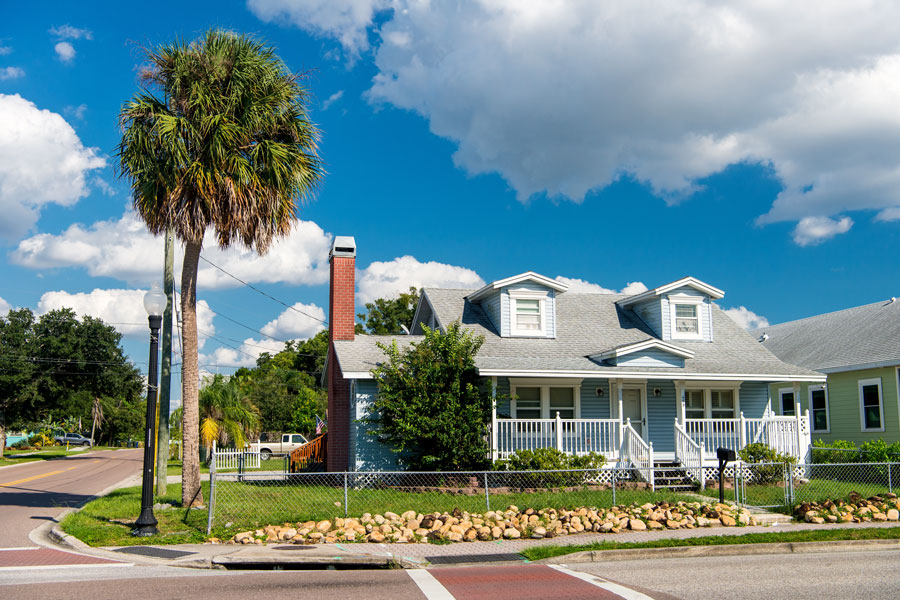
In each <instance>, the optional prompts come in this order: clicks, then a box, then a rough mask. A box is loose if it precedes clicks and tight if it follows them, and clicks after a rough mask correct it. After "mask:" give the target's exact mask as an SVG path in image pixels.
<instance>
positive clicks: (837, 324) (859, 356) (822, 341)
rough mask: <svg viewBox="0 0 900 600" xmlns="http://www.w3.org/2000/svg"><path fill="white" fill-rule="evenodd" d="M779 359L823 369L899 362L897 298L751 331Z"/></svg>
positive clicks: (849, 368)
mask: <svg viewBox="0 0 900 600" xmlns="http://www.w3.org/2000/svg"><path fill="white" fill-rule="evenodd" d="M755 333H756V334H758V335H759V336H763V335H766V336H768V338H767V339H765V340H764V341H763V342H762V343H761V345H762V346H764V347H765V348H767V349H768V350H770V351H772V353H774V354H775V355H776V356H778V357H779V358H781V359H782V360H785V361H788V362H791V363H794V364H796V365H801V366H804V367H806V368H808V369H814V370H816V371H822V372H825V373H831V372H839V371H852V370H857V369H864V368H875V367H881V366H891V365H900V300H894V301H891V300H885V301H883V302H875V303H873V304H866V305H864V306H856V307H854V308H848V309H845V310H839V311H836V312H831V313H826V314H823V315H816V316H814V317H808V318H806V319H800V320H798V321H790V322H788V323H782V324H780V325H771V326H769V327H761V328H759V329H758V330H756V332H755Z"/></svg>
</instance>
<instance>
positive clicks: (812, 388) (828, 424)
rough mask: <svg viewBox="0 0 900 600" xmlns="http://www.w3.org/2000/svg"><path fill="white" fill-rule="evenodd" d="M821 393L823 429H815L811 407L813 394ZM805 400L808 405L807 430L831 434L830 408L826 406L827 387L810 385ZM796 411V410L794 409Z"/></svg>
mask: <svg viewBox="0 0 900 600" xmlns="http://www.w3.org/2000/svg"><path fill="white" fill-rule="evenodd" d="M818 391H822V392H824V393H825V429H816V411H815V410H814V407H813V392H818ZM806 398H807V401H808V402H809V404H807V407H808V408H809V428H810V431H812V432H813V433H831V407H830V406H829V405H828V386H827V385H811V386H809V389H807V391H806ZM795 410H796V409H795Z"/></svg>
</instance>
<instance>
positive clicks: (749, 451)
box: [738, 444, 797, 484]
mask: <svg viewBox="0 0 900 600" xmlns="http://www.w3.org/2000/svg"><path fill="white" fill-rule="evenodd" d="M738 456H740V457H741V460H742V461H744V462H745V463H751V464H750V465H749V467H750V473H751V474H752V475H753V483H758V484H767V483H776V482H779V481H781V480H782V479H783V476H784V465H792V464H794V463H796V462H797V459H796V458H795V457H793V456H788V455H787V454H781V453H779V452H776V451H775V450H774V449H772V448H770V447H769V446H767V445H765V444H747V445H746V446H744V448H743V450H741V451H740V452H738Z"/></svg>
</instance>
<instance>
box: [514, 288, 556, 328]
mask: <svg viewBox="0 0 900 600" xmlns="http://www.w3.org/2000/svg"><path fill="white" fill-rule="evenodd" d="M547 301H548V300H547V293H546V292H536V291H532V290H510V291H509V304H510V316H511V319H510V321H511V322H510V329H511V330H512V335H519V336H541V337H542V336H545V335H546V334H547V327H546V320H547V315H546V313H547V306H546V302H547Z"/></svg>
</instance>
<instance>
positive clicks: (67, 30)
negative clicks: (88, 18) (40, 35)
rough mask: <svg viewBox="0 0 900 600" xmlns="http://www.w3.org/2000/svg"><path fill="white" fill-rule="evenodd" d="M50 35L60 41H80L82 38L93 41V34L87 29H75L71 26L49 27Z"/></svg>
mask: <svg viewBox="0 0 900 600" xmlns="http://www.w3.org/2000/svg"><path fill="white" fill-rule="evenodd" d="M50 33H52V34H53V35H55V36H56V37H58V38H59V39H61V40H80V39H82V38H83V39H86V40H92V39H94V34H93V33H91V32H90V31H88V30H87V29H79V28H77V27H72V26H71V25H62V26H61V27H51V28H50Z"/></svg>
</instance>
